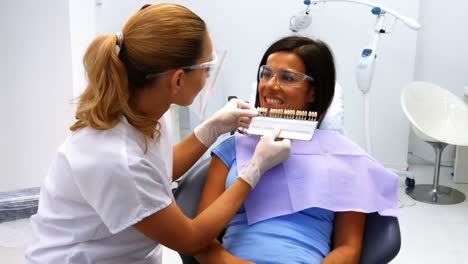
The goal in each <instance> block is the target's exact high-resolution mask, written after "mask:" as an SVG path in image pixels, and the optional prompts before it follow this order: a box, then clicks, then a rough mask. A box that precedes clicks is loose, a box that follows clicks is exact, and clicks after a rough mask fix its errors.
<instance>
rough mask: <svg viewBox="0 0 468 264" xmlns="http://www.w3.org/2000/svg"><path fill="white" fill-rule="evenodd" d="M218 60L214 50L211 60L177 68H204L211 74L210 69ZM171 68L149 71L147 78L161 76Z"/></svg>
mask: <svg viewBox="0 0 468 264" xmlns="http://www.w3.org/2000/svg"><path fill="white" fill-rule="evenodd" d="M217 62H218V57H217V56H216V53H214V52H213V54H212V55H211V61H207V62H203V63H199V64H195V65H190V66H183V67H179V68H177V69H181V70H186V71H188V70H197V69H204V71H205V72H206V73H207V74H208V76H209V74H210V71H211V68H212V67H213V66H214V65H216V63H217ZM170 71H171V70H167V71H164V72H158V73H149V74H147V75H146V76H145V79H146V80H148V79H152V78H154V77H157V76H160V75H163V74H166V73H168V72H170Z"/></svg>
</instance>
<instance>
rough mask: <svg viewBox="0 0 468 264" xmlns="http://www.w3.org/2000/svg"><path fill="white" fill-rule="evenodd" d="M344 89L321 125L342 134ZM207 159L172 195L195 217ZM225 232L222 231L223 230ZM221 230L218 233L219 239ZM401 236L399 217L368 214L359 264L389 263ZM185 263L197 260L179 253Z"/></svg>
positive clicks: (192, 169) (192, 263)
mask: <svg viewBox="0 0 468 264" xmlns="http://www.w3.org/2000/svg"><path fill="white" fill-rule="evenodd" d="M343 111H344V107H343V91H342V88H341V86H339V84H338V83H337V85H336V86H335V96H334V98H333V102H332V104H331V106H330V108H329V110H328V112H327V115H326V116H325V118H324V120H323V123H322V126H321V128H323V129H331V130H335V131H338V132H341V133H343V119H344V118H343V116H344V115H343V113H344V112H343ZM209 162H210V159H209V158H208V159H204V160H200V161H199V162H197V163H196V164H195V165H194V166H193V167H192V168H191V169H190V170H189V171H188V172H187V173H186V174H185V175H184V176H183V177H182V180H181V181H180V183H179V186H178V188H177V189H176V190H175V191H174V197H175V200H176V203H177V205H178V206H179V207H180V209H181V210H182V211H183V212H184V213H185V215H187V216H188V217H190V218H194V217H195V214H196V211H197V207H198V201H199V199H200V195H201V192H202V191H203V187H204V183H205V178H206V174H207V171H208V165H209ZM223 233H224V232H223ZM223 233H222V234H220V235H219V236H218V240H220V241H222V236H223ZM400 246H401V237H400V226H399V223H398V219H397V218H394V217H385V216H381V215H379V214H378V213H371V214H368V215H367V218H366V224H365V229H364V239H363V244H362V251H361V259H360V263H361V264H383V263H389V262H390V261H391V260H392V259H393V258H395V256H396V255H397V254H398V252H399V251H400ZM180 256H181V259H182V262H183V263H184V264H196V263H198V262H197V261H196V260H195V258H193V257H191V256H184V255H182V254H180Z"/></svg>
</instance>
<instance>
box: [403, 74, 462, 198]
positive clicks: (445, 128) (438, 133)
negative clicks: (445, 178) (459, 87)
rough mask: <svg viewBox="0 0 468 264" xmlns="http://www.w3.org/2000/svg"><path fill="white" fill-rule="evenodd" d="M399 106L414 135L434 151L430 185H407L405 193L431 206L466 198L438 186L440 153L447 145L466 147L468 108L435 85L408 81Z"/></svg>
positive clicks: (447, 188) (460, 100) (454, 191)
mask: <svg viewBox="0 0 468 264" xmlns="http://www.w3.org/2000/svg"><path fill="white" fill-rule="evenodd" d="M401 107H402V108H403V112H405V114H406V117H407V118H408V119H409V121H410V123H411V127H412V128H413V131H414V132H415V134H416V135H417V136H418V137H420V138H421V139H422V140H424V141H426V142H427V143H429V144H430V145H431V146H432V147H433V148H434V151H435V154H436V155H435V165H434V179H433V184H416V185H415V186H414V184H413V185H410V186H408V188H407V189H406V193H407V194H408V195H409V196H411V197H412V198H413V199H415V200H417V201H421V202H425V203H430V204H456V203H460V202H463V201H464V200H465V195H464V194H463V193H462V192H460V191H458V190H456V189H454V188H450V187H447V186H441V185H439V173H440V162H441V156H442V151H443V150H444V148H445V146H447V144H453V145H458V146H468V105H467V104H465V102H464V101H463V100H462V99H461V98H459V97H457V96H455V95H454V94H452V93H450V92H449V91H448V90H446V89H443V88H441V87H439V86H437V85H435V84H432V83H428V82H411V83H409V84H407V85H406V86H405V88H404V89H403V92H402V93H401Z"/></svg>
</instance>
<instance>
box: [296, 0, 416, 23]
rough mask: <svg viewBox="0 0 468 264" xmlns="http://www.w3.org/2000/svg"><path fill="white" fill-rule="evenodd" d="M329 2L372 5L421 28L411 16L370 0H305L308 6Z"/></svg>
mask: <svg viewBox="0 0 468 264" xmlns="http://www.w3.org/2000/svg"><path fill="white" fill-rule="evenodd" d="M327 2H350V3H355V4H360V5H365V6H370V7H378V8H380V9H381V10H382V11H384V12H385V13H387V14H390V15H392V16H394V17H395V18H397V19H399V20H401V22H403V23H404V24H405V25H406V26H408V27H409V28H411V29H414V30H419V29H420V28H421V24H419V23H418V22H417V21H416V20H414V19H412V18H410V17H406V16H403V15H401V14H400V13H398V12H396V11H394V10H392V9H390V8H387V7H385V6H382V5H378V4H375V3H372V2H368V1H363V0H316V1H310V0H304V4H305V5H307V6H310V5H317V4H320V3H327Z"/></svg>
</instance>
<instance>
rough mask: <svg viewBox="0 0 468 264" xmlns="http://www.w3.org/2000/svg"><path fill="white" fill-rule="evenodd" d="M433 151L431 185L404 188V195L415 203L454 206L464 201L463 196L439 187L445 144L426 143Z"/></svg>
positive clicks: (455, 191) (444, 187) (456, 191)
mask: <svg viewBox="0 0 468 264" xmlns="http://www.w3.org/2000/svg"><path fill="white" fill-rule="evenodd" d="M428 143H429V144H431V146H432V147H433V148H434V151H435V156H436V158H435V164H434V180H433V183H432V185H431V184H416V185H415V186H414V187H408V188H406V194H408V195H409V196H410V197H411V198H413V199H415V200H416V201H420V202H424V203H430V204H456V203H461V202H463V201H464V200H465V195H464V194H463V193H462V192H460V191H458V190H456V189H453V188H450V187H447V186H442V185H439V174H440V162H441V157H442V152H443V150H444V148H445V147H446V146H447V144H445V143H442V142H428Z"/></svg>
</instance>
